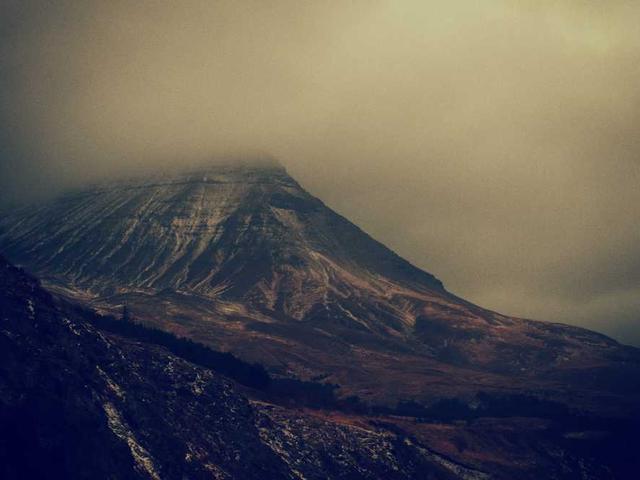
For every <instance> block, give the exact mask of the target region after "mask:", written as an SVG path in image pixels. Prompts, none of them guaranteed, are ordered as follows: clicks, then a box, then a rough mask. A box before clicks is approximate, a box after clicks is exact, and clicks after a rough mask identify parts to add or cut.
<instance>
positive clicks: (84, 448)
mask: <svg viewBox="0 0 640 480" xmlns="http://www.w3.org/2000/svg"><path fill="white" fill-rule="evenodd" d="M274 408H276V407H272V406H268V405H263V404H252V403H250V402H249V401H248V400H247V399H246V398H244V397H243V396H242V395H240V394H239V393H238V392H237V391H236V390H235V387H234V385H233V384H232V383H231V382H229V381H228V380H226V379H224V378H221V377H219V376H217V375H216V374H214V373H212V372H211V371H209V370H206V369H203V368H200V367H197V366H195V365H192V364H190V363H188V362H186V361H184V360H181V359H179V358H176V357H175V356H173V355H171V354H169V353H168V352H166V351H165V350H163V349H162V348H159V347H154V346H152V345H147V344H138V343H135V342H131V341H128V340H125V339H123V338H120V337H117V336H112V335H106V334H104V333H101V332H99V331H97V330H95V329H94V328H93V327H92V326H91V325H90V324H88V323H87V322H86V319H85V318H82V317H70V316H67V313H65V312H63V311H61V310H59V308H58V307H57V306H56V305H55V303H54V302H53V299H52V297H51V296H50V295H49V294H48V293H47V292H45V291H44V290H42V288H41V287H40V286H39V284H38V282H36V281H35V280H34V279H33V278H32V277H30V276H28V275H26V274H25V273H24V272H23V271H21V270H19V269H16V268H14V267H13V266H11V265H9V264H8V263H6V262H5V261H4V259H2V258H1V257H0V478H3V479H6V480H11V479H28V478H64V479H76V478H77V479H94V478H100V479H114V480H115V479H118V480H120V479H153V480H159V479H183V478H189V479H199V478H202V479H205V478H206V479H211V478H216V479H253V478H255V479H299V478H308V479H313V478H317V479H321V478H322V479H325V478H336V479H337V478H340V479H343V478H371V479H375V478H389V479H409V478H422V479H443V480H446V479H456V478H484V477H483V474H482V472H477V471H476V470H474V469H470V468H468V467H465V466H463V465H460V464H457V463H455V462H450V461H447V460H446V459H445V458H444V457H441V456H439V455H436V454H433V453H432V452H429V451H427V450H425V449H424V447H422V446H420V445H413V444H405V443H403V440H402V438H401V437H399V436H397V435H396V434H394V433H393V432H390V431H385V430H384V429H375V428H370V429H368V430H365V429H363V428H361V427H360V428H356V427H354V426H350V425H346V424H336V423H332V422H329V421H319V420H317V419H315V418H314V417H312V416H309V415H304V414H300V413H295V414H294V413H289V412H287V411H286V410H282V409H280V410H279V412H280V413H279V414H278V415H277V416H276V415H275V414H274V413H273V411H274ZM305 449H306V450H305ZM309 450H311V451H312V452H313V455H307V454H306V453H305V451H307V452H308V451H309ZM461 472H462V473H461ZM468 474H473V475H475V477H468V476H466V477H465V476H464V475H468ZM477 475H479V476H477Z"/></svg>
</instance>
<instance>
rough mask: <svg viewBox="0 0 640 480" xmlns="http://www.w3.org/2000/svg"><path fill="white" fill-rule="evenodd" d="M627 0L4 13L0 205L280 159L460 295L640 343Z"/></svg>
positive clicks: (28, 5) (637, 112)
mask: <svg viewBox="0 0 640 480" xmlns="http://www.w3.org/2000/svg"><path fill="white" fill-rule="evenodd" d="M638 18H640V4H638V2H625V1H610V2H606V3H603V2H594V1H587V0H582V1H581V0H573V1H570V0H566V1H559V2H551V1H536V2H533V1H511V2H507V1H497V0H485V1H482V2H475V1H429V2H424V1H397V0H396V1H362V2H358V1H354V2H337V1H336V2H298V1H274V2H265V1H255V2H254V1H243V2H230V1H218V2H194V1H184V2H180V3H179V4H178V3H170V2H145V1H139V2H124V1H112V2H88V1H85V2H71V1H66V2H65V1H61V2H55V4H54V3H50V2H33V1H5V2H3V4H2V7H0V40H1V41H0V189H1V193H0V202H1V203H2V205H4V206H5V207H10V206H11V205H14V204H16V203H21V202H25V201H33V200H42V199H43V198H46V197H47V196H50V195H53V194H56V193H57V192H59V191H61V190H64V189H67V188H72V187H73V188H76V187H79V186H82V185H84V184H86V183H88V182H94V181H98V180H100V179H104V178H113V177H118V176H124V175H128V174H131V173H134V172H139V171H146V170H159V169H160V170H161V169H166V168H176V167H179V166H182V165H184V166H189V165H192V164H195V163H201V162H202V161H205V160H206V159H208V158H212V159H213V158H224V157H231V158H241V157H246V156H255V155H271V156H273V157H276V158H278V159H279V160H280V162H281V163H283V164H284V165H285V166H286V167H287V169H288V171H289V172H290V173H291V174H292V175H293V176H294V177H295V178H296V179H297V180H298V181H300V183H301V184H302V185H303V186H305V187H306V188H307V189H308V190H309V191H310V192H311V193H312V194H314V195H316V196H318V197H319V198H321V199H322V200H323V201H325V203H327V204H328V205H329V206H331V207H332V208H334V209H335V210H337V211H338V212H339V213H341V214H343V215H345V216H346V217H348V218H349V219H350V220H351V221H353V222H354V223H356V224H357V225H359V226H360V227H362V228H363V229H364V230H366V231H367V232H368V233H370V234H371V235H373V236H374V237H375V238H377V239H379V240H381V241H382V242H383V243H385V244H387V245H388V246H389V247H391V248H392V249H394V250H395V251H397V252H398V253H399V254H401V255H402V256H404V257H405V258H407V259H408V260H410V261H411V262H413V263H415V264H416V265H418V266H420V267H421V268H424V269H426V270H428V271H429V272H431V273H433V274H435V275H436V276H438V277H439V278H440V279H441V280H443V282H444V284H445V286H446V287H447V288H448V289H449V290H450V291H452V292H454V293H456V294H458V295H460V296H462V297H465V298H467V299H469V300H471V301H473V302H475V303H478V304H480V305H482V306H484V307H487V308H491V309H494V310H497V311H500V312H501V313H505V314H510V315H514V316H522V317H529V318H536V319H541V320H550V321H559V322H565V323H571V324H576V325H581V326H585V327H588V328H592V329H596V330H598V331H602V332H604V333H607V334H609V335H612V336H614V338H617V339H618V340H620V341H622V342H623V343H633V344H636V345H640V229H638V224H639V221H640V134H638V125H640V88H639V87H638V86H639V85H640V29H638V27H637V19H638Z"/></svg>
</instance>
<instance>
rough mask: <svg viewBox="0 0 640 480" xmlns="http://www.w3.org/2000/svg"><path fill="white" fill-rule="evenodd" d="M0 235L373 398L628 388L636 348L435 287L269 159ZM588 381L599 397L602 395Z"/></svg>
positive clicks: (566, 396)
mask: <svg viewBox="0 0 640 480" xmlns="http://www.w3.org/2000/svg"><path fill="white" fill-rule="evenodd" d="M0 250H2V251H4V252H5V254H6V255H7V256H8V258H10V259H11V260H12V261H14V262H16V263H18V264H20V265H23V266H25V267H26V268H28V269H29V270H30V271H32V272H34V273H36V274H37V275H38V276H40V277H41V278H43V279H44V280H45V282H46V285H47V286H49V287H51V288H52V289H53V290H54V291H56V292H58V293H62V294H64V295H67V296H70V297H73V298H76V299H80V300H82V301H84V302H87V303H89V304H90V305H92V306H93V307H95V308H98V309H102V310H105V311H111V312H115V311H118V310H119V309H121V308H122V305H123V304H125V303H126V304H127V305H128V306H129V307H130V310H131V311H132V312H133V314H134V315H135V316H136V318H137V319H138V320H140V321H143V322H145V323H151V324H154V325H156V326H159V327H161V328H164V329H166V330H170V331H173V332H176V333H178V334H180V335H185V336H189V337H191V338H194V339H197V340H198V341H202V342H205V343H208V344H211V345H213V346H215V347H216V348H219V349H228V350H231V351H233V352H234V353H236V354H239V355H240V356H242V357H244V358H246V359H249V360H255V361H260V362H261V363H264V364H267V365H268V366H269V367H270V369H271V371H272V372H276V373H281V374H285V375H295V376H298V377H301V378H307V379H309V378H322V379H324V380H325V381H327V382H332V383H336V384H339V385H340V386H341V393H342V394H344V395H345V396H346V395H350V394H356V395H358V396H360V397H362V398H364V399H366V400H367V401H370V402H373V403H378V404H380V403H386V404H394V403H395V402H397V401H398V400H402V399H413V400H417V401H420V402H430V401H433V400H434V399H436V398H441V397H464V398H470V397H472V396H473V395H475V394H476V393H477V392H478V391H490V392H495V391H508V392H512V391H518V392H525V393H527V392H528V393H530V392H536V393H537V394H541V392H544V393H543V394H544V396H545V398H551V399H554V400H557V401H562V402H571V405H572V407H575V408H580V409H591V410H601V409H602V408H607V409H609V410H610V411H611V412H613V413H616V414H618V413H620V412H622V411H625V412H628V411H630V410H632V409H634V408H635V406H636V405H637V404H638V403H639V402H640V355H639V353H638V350H636V349H633V348H627V347H623V346H621V345H619V344H618V343H617V342H615V341H613V340H611V339H609V338H607V337H605V336H603V335H600V334H597V333H594V332H590V331H588V330H584V329H580V328H576V327H569V326H565V325H559V324H550V323H543V322H534V321H528V320H522V319H515V318H510V317H506V316H503V315H500V314H497V313H495V312H491V311H487V310H484V309H482V308H480V307H477V306H475V305H472V304H470V303H468V302H466V301H464V300H462V299H459V298H457V297H455V296H454V295H452V294H450V293H448V292H447V291H446V290H445V289H444V288H443V286H442V284H441V283H440V282H439V281H438V280H437V279H436V278H435V277H434V276H433V275H431V274H429V273H426V272H424V271H421V270H419V269H417V268H416V267H414V266H412V265H411V264H409V263H408V262H406V261H404V260H403V259H401V258H400V257H398V256H397V255H396V254H394V253H393V252H391V251H390V250H388V249H387V248H385V247H384V246H383V245H381V244H380V243H378V242H376V241H375V240H373V239H372V238H371V237H369V236H368V235H367V234H366V233H364V232H362V231H361V230H360V229H358V228H357V227H356V226H354V225H353V224H351V223H350V222H349V221H347V220H346V219H344V218H343V217H341V216H339V215H338V214H336V213H334V212H333V211H331V210H330V209H329V208H327V207H326V206H325V205H324V204H323V203H322V202H321V201H319V200H318V199H316V198H314V197H312V196H311V195H309V194H308V193H307V192H305V191H304V190H303V189H302V188H301V187H300V186H299V185H298V184H297V183H296V182H295V181H294V180H293V179H292V178H291V177H290V176H288V175H287V173H286V172H285V170H284V169H283V168H282V167H280V166H278V165H259V166H256V165H245V166H213V167H210V168H206V169H202V170H200V171H196V172H187V173H180V174H176V175H166V176H164V177H156V178H150V179H144V180H132V181H128V182H119V183H113V184H110V185H102V186H98V187H95V188H93V189H89V190H86V191H83V192H80V193H76V194H72V195H67V196H64V197H62V198H60V199H58V200H56V201H53V202H51V203H49V204H47V205H42V206H39V207H30V208H26V209H23V210H21V211H18V212H16V213H14V214H10V215H6V216H4V217H3V218H2V219H0ZM603 396H606V397H607V401H606V402H604V401H602V399H603Z"/></svg>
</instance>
